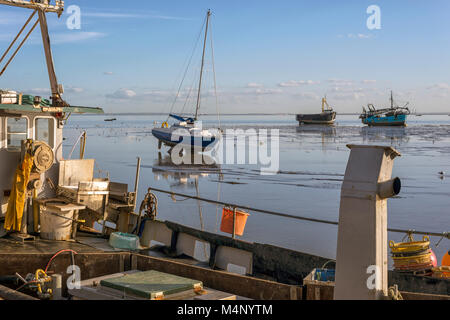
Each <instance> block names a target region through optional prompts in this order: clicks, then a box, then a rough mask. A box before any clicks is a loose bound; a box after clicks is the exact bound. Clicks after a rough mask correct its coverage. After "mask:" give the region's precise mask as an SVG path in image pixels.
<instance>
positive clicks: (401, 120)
mask: <svg viewBox="0 0 450 320" xmlns="http://www.w3.org/2000/svg"><path fill="white" fill-rule="evenodd" d="M406 119H407V116H406V115H405V114H400V115H395V116H385V117H377V116H369V117H366V118H363V119H362V123H363V124H365V125H368V126H371V127H375V126H395V127H404V126H406Z"/></svg>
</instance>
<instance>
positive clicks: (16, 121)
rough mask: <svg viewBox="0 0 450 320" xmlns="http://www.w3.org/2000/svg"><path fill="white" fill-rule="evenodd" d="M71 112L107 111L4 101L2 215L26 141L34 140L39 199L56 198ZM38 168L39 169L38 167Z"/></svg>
mask: <svg viewBox="0 0 450 320" xmlns="http://www.w3.org/2000/svg"><path fill="white" fill-rule="evenodd" d="M71 113H103V111H102V109H100V108H85V107H65V108H54V107H42V106H34V105H19V104H0V218H4V217H5V214H6V211H7V207H8V200H9V197H10V195H11V190H12V188H13V180H14V176H15V172H16V169H17V168H18V166H19V165H20V164H21V163H22V161H23V157H24V154H25V146H26V144H25V142H26V141H29V140H31V141H32V142H33V143H34V151H35V157H34V160H33V162H34V164H33V167H35V168H34V169H33V170H32V171H33V172H34V176H33V177H32V178H30V180H34V181H39V182H38V183H36V184H35V186H36V188H35V189H36V191H37V195H36V197H39V198H41V197H42V198H51V197H55V195H56V190H55V186H58V179H59V169H60V168H59V163H60V161H61V160H63V150H62V148H63V128H64V125H65V122H66V120H67V118H68V116H69V115H70V114H71ZM35 169H36V170H35Z"/></svg>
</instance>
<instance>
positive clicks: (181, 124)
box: [152, 10, 221, 152]
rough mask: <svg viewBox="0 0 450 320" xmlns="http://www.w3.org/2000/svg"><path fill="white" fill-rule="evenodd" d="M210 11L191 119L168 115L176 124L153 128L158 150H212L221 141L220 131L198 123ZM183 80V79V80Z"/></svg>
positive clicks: (165, 123) (164, 124)
mask: <svg viewBox="0 0 450 320" xmlns="http://www.w3.org/2000/svg"><path fill="white" fill-rule="evenodd" d="M210 17H211V11H210V10H208V12H207V15H206V26H205V35H204V39H203V51H202V60H201V67H200V79H199V84H198V91H197V102H196V107H195V113H194V116H193V117H185V116H180V115H176V114H172V113H170V114H169V118H173V119H175V120H177V121H178V123H175V124H173V125H172V126H169V124H168V122H167V121H166V122H164V123H163V124H162V126H161V128H154V129H153V130H152V134H153V136H154V137H155V138H157V139H158V142H159V149H161V147H162V145H163V144H164V145H167V146H169V147H171V148H173V147H175V146H176V145H181V146H182V147H183V148H191V150H192V148H194V149H193V150H192V151H195V152H196V151H204V150H207V149H208V150H210V149H212V148H213V147H214V146H215V145H216V144H217V142H219V141H220V139H221V131H220V129H203V128H202V126H201V122H200V123H199V121H198V118H199V110H200V107H201V90H202V83H203V73H204V67H205V55H206V45H207V40H208V31H209V26H210ZM183 80H184V79H183ZM177 97H178V94H177Z"/></svg>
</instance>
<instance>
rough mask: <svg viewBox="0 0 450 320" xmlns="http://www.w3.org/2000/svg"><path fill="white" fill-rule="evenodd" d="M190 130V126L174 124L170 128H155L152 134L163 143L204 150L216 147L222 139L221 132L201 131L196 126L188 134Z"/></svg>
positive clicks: (170, 145)
mask: <svg viewBox="0 0 450 320" xmlns="http://www.w3.org/2000/svg"><path fill="white" fill-rule="evenodd" d="M183 129H184V130H183ZM191 129H192V128H191ZM178 130H180V131H178ZM177 131H178V133H177ZM188 131H189V129H188V128H184V127H182V126H180V127H179V126H172V127H170V128H155V129H153V130H152V134H153V136H154V137H155V138H156V139H158V140H159V142H160V143H161V144H165V145H167V146H169V147H175V146H176V145H180V146H182V147H185V148H191V149H195V148H201V150H202V151H203V150H206V149H212V148H214V146H215V145H216V143H217V142H218V141H219V140H220V136H219V133H217V134H214V133H212V132H211V131H209V130H202V131H200V130H195V128H194V130H191V131H190V134H189V135H188V134H187V132H188ZM192 131H194V132H192Z"/></svg>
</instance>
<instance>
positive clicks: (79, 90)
mask: <svg viewBox="0 0 450 320" xmlns="http://www.w3.org/2000/svg"><path fill="white" fill-rule="evenodd" d="M64 91H65V92H66V93H82V92H84V89H83V88H78V87H72V86H69V87H67V88H65V89H64Z"/></svg>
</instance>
